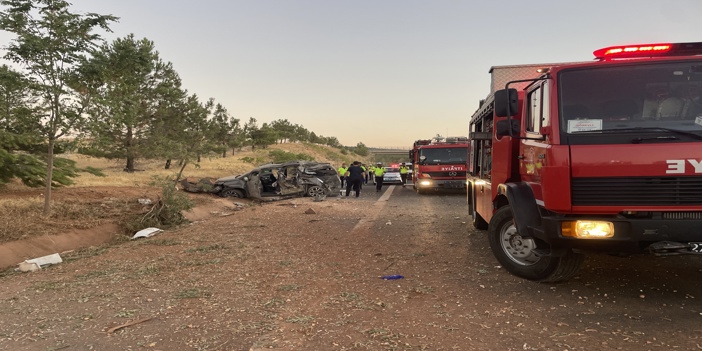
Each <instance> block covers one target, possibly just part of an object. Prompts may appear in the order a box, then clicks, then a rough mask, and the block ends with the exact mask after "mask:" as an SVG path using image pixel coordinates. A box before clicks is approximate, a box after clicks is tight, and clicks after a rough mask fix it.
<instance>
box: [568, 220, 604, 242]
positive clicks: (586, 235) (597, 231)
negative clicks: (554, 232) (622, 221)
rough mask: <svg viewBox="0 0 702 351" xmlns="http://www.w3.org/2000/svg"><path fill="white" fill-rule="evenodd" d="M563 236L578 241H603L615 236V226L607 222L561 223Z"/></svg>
mask: <svg viewBox="0 0 702 351" xmlns="http://www.w3.org/2000/svg"><path fill="white" fill-rule="evenodd" d="M561 232H562V233H563V236H569V237H573V238H578V239H603V238H611V237H613V236H614V224H612V222H605V221H574V222H563V223H561Z"/></svg>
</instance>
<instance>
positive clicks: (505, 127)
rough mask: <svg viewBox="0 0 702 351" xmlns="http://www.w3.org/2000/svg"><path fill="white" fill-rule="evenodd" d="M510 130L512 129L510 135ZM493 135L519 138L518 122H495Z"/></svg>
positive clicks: (512, 120)
mask: <svg viewBox="0 0 702 351" xmlns="http://www.w3.org/2000/svg"><path fill="white" fill-rule="evenodd" d="M510 128H511V129H512V131H511V133H510ZM495 135H496V136H498V137H503V136H513V137H514V136H519V121H517V120H516V119H511V118H510V119H503V120H501V121H497V122H495Z"/></svg>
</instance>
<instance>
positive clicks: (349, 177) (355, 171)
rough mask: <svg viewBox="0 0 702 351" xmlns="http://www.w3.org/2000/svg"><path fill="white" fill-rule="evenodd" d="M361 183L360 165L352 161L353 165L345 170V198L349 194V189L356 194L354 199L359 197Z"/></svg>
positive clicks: (361, 172) (361, 170)
mask: <svg viewBox="0 0 702 351" xmlns="http://www.w3.org/2000/svg"><path fill="white" fill-rule="evenodd" d="M362 182H363V168H361V163H360V162H358V161H353V164H351V166H349V168H348V169H347V170H346V197H348V196H349V194H350V193H351V188H352V187H353V190H354V191H355V192H356V197H358V196H360V195H361V183H362Z"/></svg>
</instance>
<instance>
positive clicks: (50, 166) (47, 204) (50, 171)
mask: <svg viewBox="0 0 702 351" xmlns="http://www.w3.org/2000/svg"><path fill="white" fill-rule="evenodd" d="M46 165H47V167H46V191H44V216H49V214H51V183H52V182H53V175H54V139H53V138H49V150H48V157H47V159H46Z"/></svg>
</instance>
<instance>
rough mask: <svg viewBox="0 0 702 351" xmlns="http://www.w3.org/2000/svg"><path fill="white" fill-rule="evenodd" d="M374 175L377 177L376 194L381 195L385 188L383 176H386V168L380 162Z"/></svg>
mask: <svg viewBox="0 0 702 351" xmlns="http://www.w3.org/2000/svg"><path fill="white" fill-rule="evenodd" d="M373 175H374V176H375V192H376V193H379V192H380V190H381V189H382V188H383V176H384V175H385V167H383V163H382V162H378V163H377V164H376V165H375V170H374V171H373Z"/></svg>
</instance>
